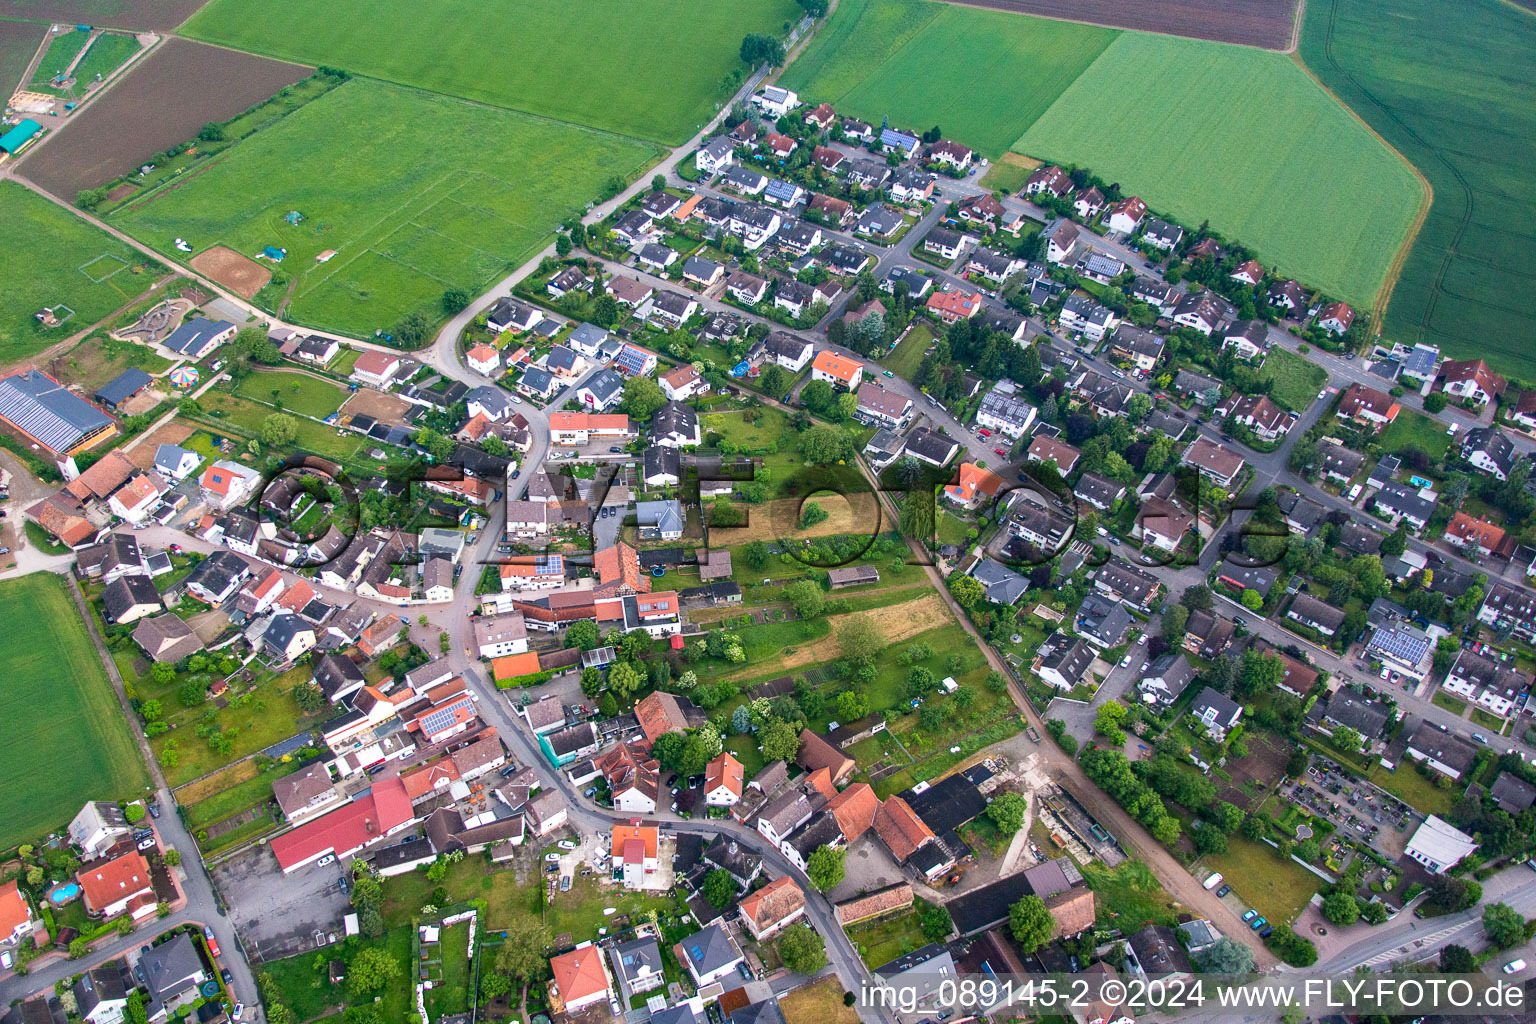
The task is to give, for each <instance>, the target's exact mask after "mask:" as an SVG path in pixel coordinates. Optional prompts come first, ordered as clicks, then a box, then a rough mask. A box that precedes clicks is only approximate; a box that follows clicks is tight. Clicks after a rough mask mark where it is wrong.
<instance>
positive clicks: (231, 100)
mask: <svg viewBox="0 0 1536 1024" xmlns="http://www.w3.org/2000/svg"><path fill="white" fill-rule="evenodd" d="M3 2H4V0H0V3H3ZM87 59H89V56H87ZM308 74H309V69H308V68H305V67H300V66H299V65H297V64H284V63H281V62H279V61H274V60H267V59H266V58H265V57H255V56H252V55H250V54H244V53H231V52H230V51H228V50H221V49H218V48H217V47H212V46H204V45H203V44H201V43H194V42H190V41H188V40H186V39H179V38H173V39H168V40H166V41H165V42H164V43H162V44H161V45H160V46H159V47H158V48H157V49H156V50H155V51H154V52H153V53H151V54H149V55H148V56H147V57H145V58H143V59H142V60H140V61H139V62H138V63H137V64H135V65H134V66H133V67H132V68H130V69H129V70H128V71H127V72H125V73H124V74H123V76H122V78H121V80H120V81H118V82H116V83H114V84H113V86H112V88H111V89H109V90H108V91H107V92H106V93H104V94H103V95H102V96H101V98H100V99H96V100H93V101H91V102H90V103H89V104H87V105H86V106H85V107H83V108H82V109H81V111H80V112H79V113H78V114H75V115H73V116H72V117H71V118H70V122H69V129H68V130H67V131H62V132H59V134H58V136H57V137H56V138H51V139H49V140H48V144H47V145H46V146H40V147H37V148H36V149H33V150H32V151H30V152H29V153H28V154H27V156H26V158H25V159H24V160H22V161H21V163H20V164H19V165H18V166H19V168H20V171H21V174H22V175H23V176H24V177H26V178H28V179H29V180H31V181H35V182H37V183H38V184H39V185H41V186H42V187H43V188H45V189H47V190H48V191H49V192H51V193H53V194H54V195H56V196H58V197H59V198H61V199H64V200H73V199H74V198H75V194H76V193H77V192H79V191H80V190H82V189H89V188H96V187H97V186H99V185H102V184H104V183H106V182H109V181H112V180H114V179H116V178H118V177H121V176H122V175H124V174H127V173H129V172H130V171H132V170H134V168H136V167H138V166H139V165H141V164H143V163H144V162H146V161H147V160H149V159H150V158H151V157H153V156H154V155H155V154H157V153H159V152H161V151H162V150H164V149H166V148H167V147H169V146H173V145H176V144H178V143H182V142H186V141H187V140H188V139H191V138H193V137H194V136H195V135H197V133H198V130H199V129H200V128H202V127H203V125H205V124H207V123H208V122H210V121H226V120H228V119H230V118H232V117H234V116H235V115H236V114H239V113H242V112H243V111H245V110H246V109H247V108H249V107H250V106H252V105H253V104H256V103H259V102H261V101H262V100H264V99H266V98H267V97H269V96H271V95H272V94H273V93H275V92H277V91H278V90H279V89H282V88H284V87H285V86H289V85H292V84H294V83H295V82H297V81H299V80H300V79H302V78H305V77H306V76H308ZM165 244H166V245H167V246H169V245H170V244H171V240H170V239H166V243H165Z"/></svg>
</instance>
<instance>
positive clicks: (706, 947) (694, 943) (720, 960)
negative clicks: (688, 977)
mask: <svg viewBox="0 0 1536 1024" xmlns="http://www.w3.org/2000/svg"><path fill="white" fill-rule="evenodd" d="M678 945H680V946H681V947H682V949H683V955H684V956H686V957H687V958H688V962H689V964H691V965H692V966H693V969H694V970H696V971H698V972H699V973H700V974H709V973H711V972H713V971H718V970H719V969H720V968H722V967H724V966H725V965H726V964H729V963H731V962H732V961H734V960H739V959H740V958H741V951H740V950H738V949H737V948H736V945H735V944H734V943H733V942H731V938H730V936H729V935H727V934H726V933H725V929H724V928H721V927H720V926H719V925H717V924H714V925H710V926H709V927H708V928H705V929H704V930H703V931H697V932H694V933H693V934H692V935H689V936H688V937H687V938H685V939H683V940H682V941H681V942H680V943H678Z"/></svg>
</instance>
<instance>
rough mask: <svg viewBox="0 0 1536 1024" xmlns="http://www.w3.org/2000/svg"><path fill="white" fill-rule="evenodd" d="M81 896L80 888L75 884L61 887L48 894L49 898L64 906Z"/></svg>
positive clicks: (71, 883)
mask: <svg viewBox="0 0 1536 1024" xmlns="http://www.w3.org/2000/svg"><path fill="white" fill-rule="evenodd" d="M78 895H80V886H79V885H78V884H77V883H75V882H70V883H69V884H68V885H61V886H59V887H58V888H57V889H55V890H53V892H51V893H49V894H48V898H49V899H50V900H52V901H53V902H55V903H59V904H64V903H68V902H69V901H70V900H72V899H74V898H75V897H76V896H78Z"/></svg>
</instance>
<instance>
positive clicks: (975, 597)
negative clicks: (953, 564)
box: [948, 573, 987, 608]
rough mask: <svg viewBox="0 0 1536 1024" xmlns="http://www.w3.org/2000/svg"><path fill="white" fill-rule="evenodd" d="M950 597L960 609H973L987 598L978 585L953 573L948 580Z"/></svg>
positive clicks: (960, 574)
mask: <svg viewBox="0 0 1536 1024" xmlns="http://www.w3.org/2000/svg"><path fill="white" fill-rule="evenodd" d="M948 585H949V593H950V596H951V597H953V598H954V599H955V603H956V604H958V605H960V607H962V608H974V607H976V606H977V605H978V604H980V603H981V601H982V599H983V598H985V597H986V596H987V592H986V590H984V589H983V588H982V586H981V584H980V583H978V582H977V581H976V580H975V579H973V578H972V577H970V576H966V575H965V574H963V573H955V574H954V575H952V576H950V578H949V580H948Z"/></svg>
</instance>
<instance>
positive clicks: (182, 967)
mask: <svg viewBox="0 0 1536 1024" xmlns="http://www.w3.org/2000/svg"><path fill="white" fill-rule="evenodd" d="M139 965H140V966H141V967H142V968H143V969H144V985H145V987H146V988H148V989H149V993H150V996H151V997H152V999H153V1001H154V1002H157V1003H163V1002H165V1001H166V1000H168V999H170V998H171V997H173V996H175V995H177V994H179V993H181V992H184V991H187V990H189V989H191V988H193V986H194V979H195V978H196V977H197V976H198V975H199V974H203V975H206V973H207V969H206V968H205V967H204V966H203V958H202V955H201V954H200V953H199V952H198V951H197V947H196V946H195V945H194V944H193V942H192V938H191V936H189V935H187V934H186V933H185V932H182V933H180V934H178V935H177V936H176V937H175V938H173V939H171V940H170V941H169V942H162V943H160V945H158V946H154V947H151V949H150V950H149V952H148V953H145V954H143V956H142V957H141V958H140V959H139Z"/></svg>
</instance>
